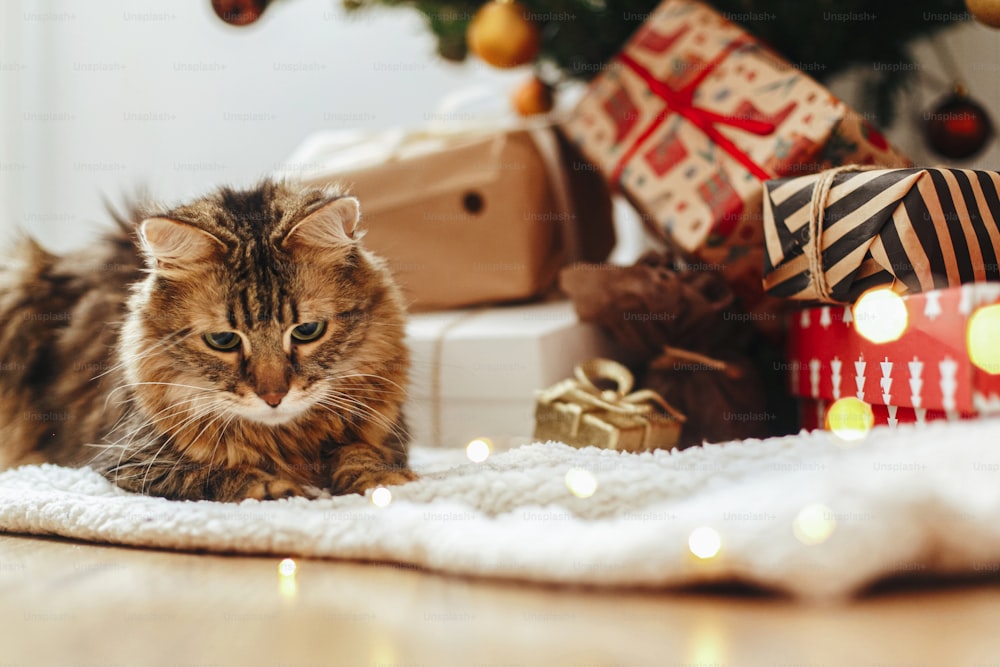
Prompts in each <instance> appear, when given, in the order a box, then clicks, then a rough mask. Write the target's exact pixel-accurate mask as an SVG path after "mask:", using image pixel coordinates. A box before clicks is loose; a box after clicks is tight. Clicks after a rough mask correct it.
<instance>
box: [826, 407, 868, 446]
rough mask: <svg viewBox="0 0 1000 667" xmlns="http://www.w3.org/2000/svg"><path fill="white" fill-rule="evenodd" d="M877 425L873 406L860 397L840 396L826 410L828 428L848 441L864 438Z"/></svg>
mask: <svg viewBox="0 0 1000 667" xmlns="http://www.w3.org/2000/svg"><path fill="white" fill-rule="evenodd" d="M873 426H875V415H874V413H873V412H872V406H870V405H868V404H867V403H865V402H864V401H862V400H861V399H859V398H854V397H853V396H845V397H844V398H838V399H837V400H836V401H834V402H833V404H832V405H831V406H830V409H829V410H827V411H826V429H827V430H828V431H831V432H832V433H833V434H834V435H835V436H837V437H838V438H840V439H841V440H845V441H847V442H857V441H858V440H862V439H864V437H865V436H866V435H868V432H869V431H871V430H872V427H873Z"/></svg>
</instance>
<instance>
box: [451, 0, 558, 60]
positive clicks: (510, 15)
mask: <svg viewBox="0 0 1000 667" xmlns="http://www.w3.org/2000/svg"><path fill="white" fill-rule="evenodd" d="M525 14H526V10H525V8H524V6H523V5H521V4H519V3H517V2H512V1H510V0H494V1H493V2H489V3H487V4H485V5H483V6H482V7H480V8H479V11H477V12H476V14H475V16H473V17H472V21H470V22H469V28H468V31H467V32H466V33H465V39H466V42H468V44H469V50H470V51H472V53H474V54H476V55H477V56H479V57H480V58H481V59H483V60H485V61H486V62H488V63H489V64H491V65H493V66H494V67H502V68H508V67H517V66H518V65H524V64H525V63H530V62H531V61H532V60H534V59H535V56H537V55H538V50H539V48H540V46H541V41H542V40H541V34H540V33H539V31H538V26H536V25H535V24H534V23H532V22H531V21H529V20H528V19H527V18H525Z"/></svg>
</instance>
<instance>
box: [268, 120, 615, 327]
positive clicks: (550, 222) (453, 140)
mask: <svg viewBox="0 0 1000 667" xmlns="http://www.w3.org/2000/svg"><path fill="white" fill-rule="evenodd" d="M462 127H463V126H461V125H457V126H455V127H453V128H452V129H449V130H438V131H434V132H431V131H419V130H418V131H413V132H404V131H402V130H400V131H387V132H383V133H379V134H374V135H371V134H365V133H357V132H353V133H325V134H320V135H318V136H316V137H314V138H313V139H312V140H310V141H308V142H307V143H306V144H305V145H304V146H303V147H302V148H300V149H299V150H298V151H297V152H296V154H295V155H294V156H293V157H292V158H291V159H290V160H289V163H288V165H287V168H286V173H287V174H288V175H289V176H292V177H295V178H297V179H298V180H301V181H304V182H306V183H308V184H314V185H327V184H331V183H337V184H339V185H341V186H342V187H344V188H346V189H347V190H349V191H350V192H351V194H354V195H355V196H357V197H358V199H359V200H360V202H361V212H362V228H363V229H364V230H366V231H365V234H366V235H365V241H364V243H365V245H366V246H367V247H368V248H369V249H371V250H372V251H374V252H375V253H376V254H378V255H380V256H382V257H384V258H386V260H387V261H388V263H389V268H390V269H391V270H392V273H393V275H394V276H395V277H396V280H397V281H398V282H399V283H400V286H401V287H402V289H403V293H404V295H405V297H406V299H407V303H408V305H409V307H410V309H411V311H427V310H447V309H451V308H459V307H464V306H470V305H479V304H489V303H501V302H507V301H518V300H526V299H530V298H532V297H536V296H539V295H540V294H542V293H543V292H545V291H546V290H547V289H548V288H549V287H550V286H551V285H552V284H553V282H554V279H555V277H556V273H557V271H558V269H559V268H560V267H561V266H562V265H563V264H565V263H567V262H570V261H573V260H575V259H579V258H591V259H592V260H595V261H600V260H603V259H604V258H605V257H607V255H608V253H609V252H610V251H611V248H612V246H613V245H614V229H613V226H612V206H611V199H610V193H609V191H608V188H607V186H606V185H605V184H604V182H603V180H602V179H601V178H600V175H599V174H596V173H591V172H587V171H586V170H579V169H572V168H571V166H572V164H573V163H575V162H578V161H579V160H580V158H579V156H578V154H577V152H576V149H575V148H574V147H573V146H572V145H570V144H569V143H568V142H567V141H565V139H563V138H562V137H560V136H559V134H558V133H557V132H556V131H555V130H554V129H553V128H552V127H550V126H546V125H544V124H536V125H533V126H530V127H522V128H515V129H500V128H489V129H484V128H481V127H480V128H471V129H470V128H467V129H464V130H463V129H462Z"/></svg>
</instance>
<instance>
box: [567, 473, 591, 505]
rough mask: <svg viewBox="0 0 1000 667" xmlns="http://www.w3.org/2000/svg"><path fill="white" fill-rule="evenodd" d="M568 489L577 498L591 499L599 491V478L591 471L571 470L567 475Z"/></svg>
mask: <svg viewBox="0 0 1000 667" xmlns="http://www.w3.org/2000/svg"><path fill="white" fill-rule="evenodd" d="M566 488H568V489H569V492H570V493H572V494H573V495H574V496H576V497H577V498H589V497H591V496H592V495H594V493H595V492H596V491H597V478H596V477H594V474H593V473H592V472H590V471H589V470H584V469H582V468H570V470H569V471H568V472H567V473H566Z"/></svg>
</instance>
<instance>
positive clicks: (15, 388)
mask: <svg viewBox="0 0 1000 667" xmlns="http://www.w3.org/2000/svg"><path fill="white" fill-rule="evenodd" d="M130 218H131V219H130V220H129V221H126V220H119V227H120V229H118V230H116V231H115V232H114V233H112V234H110V235H109V236H108V237H107V238H106V239H105V240H104V241H103V242H102V243H101V244H100V245H95V246H94V247H90V248H87V249H86V250H81V251H77V252H73V253H69V254H66V255H62V256H58V255H54V254H51V253H49V252H47V251H46V250H44V249H43V248H41V247H40V246H39V245H38V244H37V243H35V242H34V241H32V240H30V239H28V240H24V241H22V242H21V243H20V244H19V245H18V247H17V248H16V249H15V251H14V252H13V253H12V254H11V256H10V257H9V258H8V259H7V260H5V261H4V262H3V265H2V266H0V469H3V468H4V467H9V466H14V465H20V464H25V463H39V462H45V461H49V462H54V463H58V464H62V465H71V466H84V465H89V466H92V467H93V468H95V469H96V470H98V471H100V472H101V473H102V474H104V475H105V476H106V477H107V478H108V479H110V480H112V481H113V482H114V483H116V484H117V485H119V486H120V487H122V488H124V489H127V490H129V491H135V492H139V493H146V494H152V495H158V496H165V497H167V498H176V499H212V500H220V501H239V500H242V499H244V498H256V499H262V500H263V499H275V498H282V497H286V496H293V495H306V496H310V495H315V494H317V493H318V492H319V490H320V489H328V490H330V491H331V492H333V493H335V494H343V493H362V492H364V491H365V490H366V489H370V488H372V487H375V486H378V485H391V484H400V483H403V482H406V481H409V480H412V479H414V475H413V473H412V472H411V471H410V470H409V468H408V467H407V453H406V438H405V427H404V424H403V418H402V414H401V406H402V403H403V399H404V396H405V383H406V376H407V365H408V355H407V350H406V347H405V346H404V344H403V328H404V307H403V305H402V299H401V296H400V292H399V290H398V288H397V287H396V285H395V284H394V283H393V281H392V279H391V276H390V275H389V272H388V271H387V269H386V268H385V265H384V263H383V261H382V260H380V259H379V258H377V257H375V256H374V255H372V254H371V253H370V252H369V251H367V250H366V249H365V248H364V247H363V246H362V245H361V244H360V243H359V240H360V236H361V234H360V233H359V232H358V230H357V225H358V202H357V200H356V199H354V198H352V197H349V196H345V195H343V194H342V193H341V192H339V191H337V190H334V189H315V188H302V187H299V186H296V185H291V184H287V183H283V182H272V181H266V182H263V183H261V184H259V185H258V186H256V187H253V188H250V189H247V190H235V189H230V188H222V189H220V190H218V191H216V192H214V193H212V194H210V195H208V196H206V197H203V198H201V199H198V200H197V201H194V202H193V203H191V204H188V205H185V206H180V207H177V208H173V209H169V210H163V209H158V210H154V209H151V210H148V211H136V212H135V213H134V214H133V215H131V216H130Z"/></svg>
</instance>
